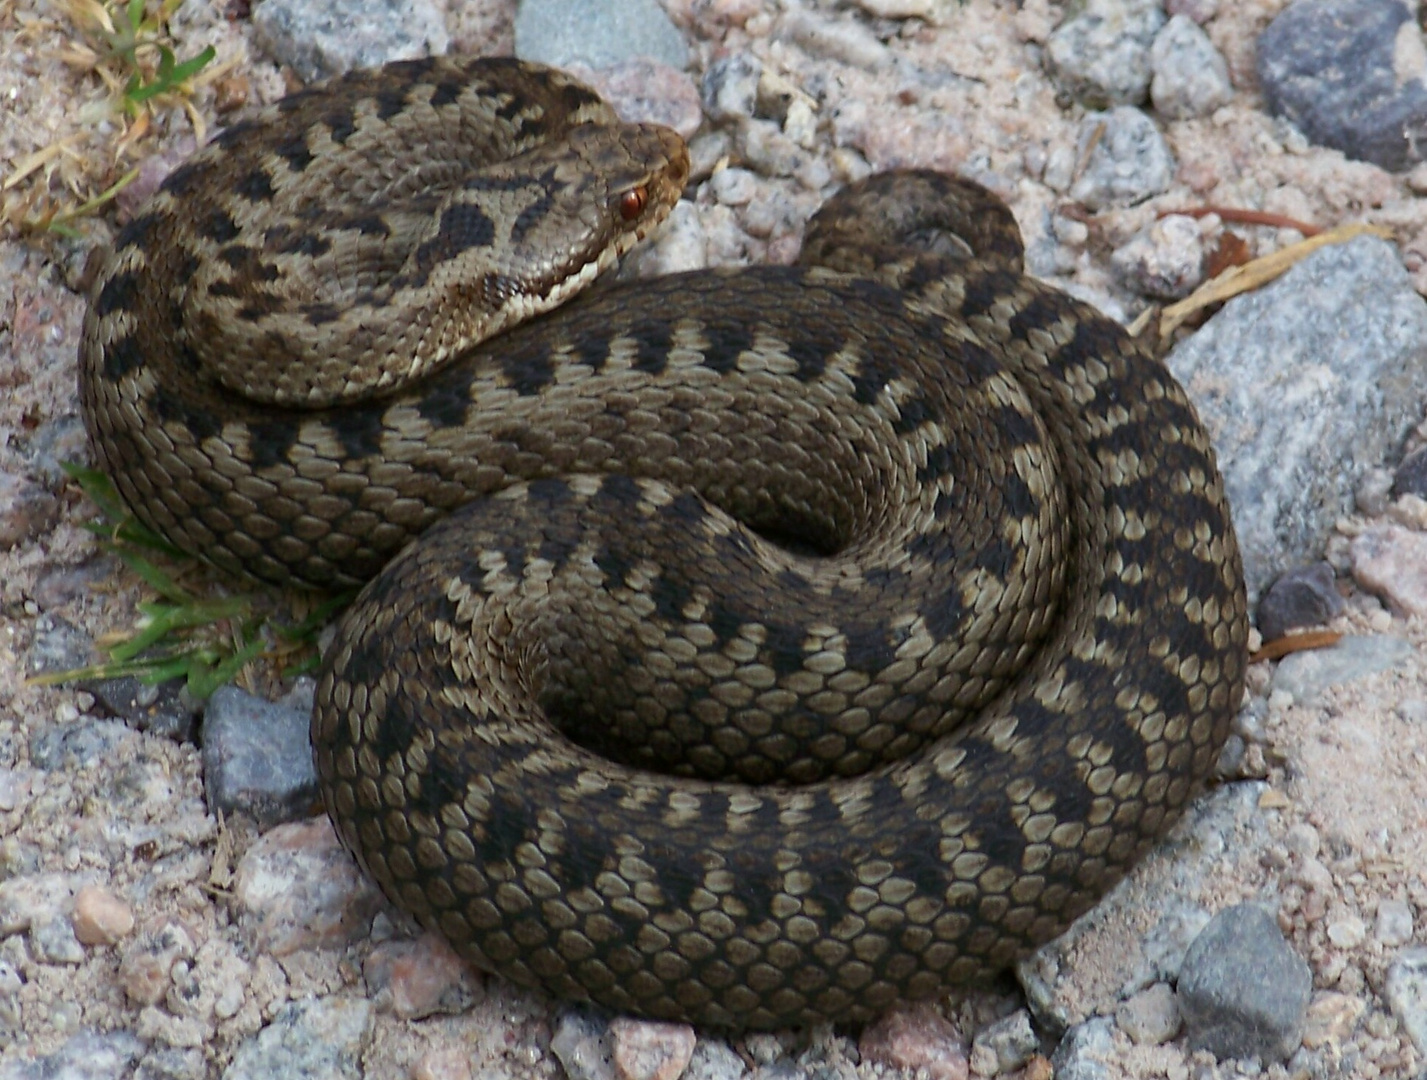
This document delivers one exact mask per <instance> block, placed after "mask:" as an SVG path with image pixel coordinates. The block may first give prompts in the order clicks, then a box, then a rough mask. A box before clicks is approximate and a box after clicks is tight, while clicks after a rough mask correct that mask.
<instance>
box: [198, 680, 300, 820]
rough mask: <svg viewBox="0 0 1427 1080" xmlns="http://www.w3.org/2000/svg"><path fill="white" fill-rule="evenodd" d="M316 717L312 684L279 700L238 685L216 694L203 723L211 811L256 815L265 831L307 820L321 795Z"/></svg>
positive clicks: (205, 774)
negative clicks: (313, 737)
mask: <svg viewBox="0 0 1427 1080" xmlns="http://www.w3.org/2000/svg"><path fill="white" fill-rule="evenodd" d="M294 698H295V699H294ZM311 715H312V688H311V684H310V682H309V683H307V684H306V686H305V687H304V688H303V689H302V690H301V691H299V692H298V693H297V694H296V695H289V697H288V698H286V699H284V700H283V701H278V702H268V701H263V700H262V699H261V698H255V697H253V696H252V695H251V694H246V693H244V692H243V691H242V690H239V689H238V688H237V687H234V686H223V687H219V688H218V689H217V690H215V691H214V693H213V696H212V697H211V698H209V700H208V710H207V713H206V714H205V716H204V719H203V783H204V789H205V791H206V793H207V796H208V808H209V809H210V810H211V811H213V812H214V813H217V812H219V811H223V812H225V813H232V812H233V811H235V810H239V811H242V812H244V813H247V814H251V815H252V816H253V818H254V819H255V820H256V821H257V822H258V824H259V826H260V827H262V828H268V827H269V826H272V825H275V824H277V823H278V822H281V821H291V820H293V819H294V818H298V817H305V816H307V815H308V814H309V813H310V812H311V809H312V806H313V805H314V803H315V802H316V801H317V797H318V795H317V770H316V768H315V767H314V765H313V763H312V751H311V749H310V748H309V743H308V724H309V721H310V718H311Z"/></svg>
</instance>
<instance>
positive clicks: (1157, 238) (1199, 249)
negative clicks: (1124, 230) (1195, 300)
mask: <svg viewBox="0 0 1427 1080" xmlns="http://www.w3.org/2000/svg"><path fill="white" fill-rule="evenodd" d="M1110 265H1111V266H1112V267H1114V269H1115V272H1116V273H1117V274H1119V275H1120V280H1121V281H1123V282H1124V283H1125V284H1126V285H1127V286H1128V287H1129V288H1131V289H1133V290H1135V292H1137V293H1139V294H1141V295H1142V296H1153V297H1156V298H1158V299H1161V300H1178V299H1180V298H1182V297H1185V296H1188V295H1189V294H1190V293H1191V292H1193V291H1194V290H1195V289H1196V288H1197V287H1198V286H1199V283H1200V282H1201V281H1203V280H1204V238H1203V234H1202V233H1200V231H1199V223H1198V222H1197V221H1195V220H1194V219H1193V218H1191V217H1186V216H1185V215H1183V214H1169V215H1167V216H1166V217H1162V218H1156V219H1155V220H1154V221H1152V222H1151V223H1150V224H1149V225H1147V226H1145V227H1144V228H1143V229H1141V230H1140V231H1139V232H1137V233H1135V235H1134V236H1132V237H1130V239H1129V240H1127V241H1126V242H1125V243H1124V244H1122V245H1121V246H1120V247H1118V248H1116V249H1115V250H1114V251H1113V252H1112V253H1111V254H1110Z"/></svg>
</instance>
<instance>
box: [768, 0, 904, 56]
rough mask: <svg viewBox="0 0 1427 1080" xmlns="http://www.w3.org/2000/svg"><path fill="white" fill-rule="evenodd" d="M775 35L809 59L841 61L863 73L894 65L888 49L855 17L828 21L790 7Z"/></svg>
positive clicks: (820, 15)
mask: <svg viewBox="0 0 1427 1080" xmlns="http://www.w3.org/2000/svg"><path fill="white" fill-rule="evenodd" d="M778 34H779V36H780V37H786V38H788V39H789V40H791V41H794V42H796V43H797V44H798V45H799V46H801V47H802V48H803V49H804V50H805V51H807V52H808V53H810V54H811V55H813V56H825V57H829V58H831V59H833V60H841V61H842V62H843V63H846V64H852V65H853V66H854V67H860V68H864V69H865V70H867V71H881V70H882V69H884V68H888V67H891V66H892V65H893V64H895V63H896V57H895V56H894V54H893V53H892V50H891V49H889V48H888V47H887V46H886V45H885V44H883V43H882V41H881V40H880V39H878V37H877V35H876V34H874V33H873V32H872V31H871V30H870V29H868V27H867V26H866V25H865V24H864V23H863V22H861V21H860V20H858V19H856V18H832V17H830V16H828V15H827V14H825V13H824V12H822V11H817V10H813V9H810V8H803V7H792V6H791V5H790V7H789V10H788V12H787V14H785V15H784V16H783V21H782V23H781V24H780V25H779V28H778Z"/></svg>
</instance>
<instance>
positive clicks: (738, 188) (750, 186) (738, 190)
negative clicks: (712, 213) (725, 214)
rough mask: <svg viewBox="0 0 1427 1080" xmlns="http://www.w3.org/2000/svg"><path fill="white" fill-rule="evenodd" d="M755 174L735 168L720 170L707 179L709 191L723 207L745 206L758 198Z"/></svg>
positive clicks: (757, 183) (757, 184)
mask: <svg viewBox="0 0 1427 1080" xmlns="http://www.w3.org/2000/svg"><path fill="white" fill-rule="evenodd" d="M759 186H760V185H759V181H758V177H757V175H756V174H754V173H751V172H749V171H748V170H747V169H740V168H738V167H737V166H729V167H728V168H727V169H720V170H719V171H718V172H716V173H714V174H713V176H711V177H709V191H710V192H711V193H712V195H713V197H714V198H715V199H717V200H718V201H719V202H721V203H723V204H724V205H725V206H746V205H748V204H749V203H751V202H752V201H753V200H754V199H755V198H757V197H758V189H759Z"/></svg>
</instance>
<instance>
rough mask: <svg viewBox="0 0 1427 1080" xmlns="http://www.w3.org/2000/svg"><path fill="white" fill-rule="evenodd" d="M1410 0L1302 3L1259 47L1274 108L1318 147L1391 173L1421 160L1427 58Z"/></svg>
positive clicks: (1426, 123) (1262, 76) (1426, 127)
mask: <svg viewBox="0 0 1427 1080" xmlns="http://www.w3.org/2000/svg"><path fill="white" fill-rule="evenodd" d="M1416 6H1417V5H1416V4H1415V3H1411V4H1409V3H1405V2H1404V0H1298V2H1297V3H1294V4H1291V5H1289V6H1288V7H1287V8H1286V9H1285V10H1284V11H1283V12H1282V13H1281V14H1280V15H1279V16H1278V18H1276V19H1274V21H1273V22H1272V23H1270V24H1269V26H1268V29H1266V30H1265V31H1264V32H1263V33H1262V34H1261V35H1259V42H1258V52H1257V57H1258V73H1259V83H1260V85H1261V86H1262V87H1263V92H1264V99H1265V101H1266V103H1267V104H1268V107H1269V109H1270V110H1271V111H1272V112H1274V113H1276V114H1279V115H1282V116H1285V117H1287V118H1288V119H1289V120H1292V121H1293V122H1294V123H1295V124H1297V125H1298V126H1299V127H1300V128H1302V129H1303V133H1304V134H1305V135H1307V136H1308V137H1309V138H1310V139H1312V140H1313V141H1314V142H1316V143H1321V144H1323V145H1324V146H1331V147H1333V148H1334V149H1337V150H1341V151H1343V153H1345V154H1347V155H1348V156H1349V157H1355V158H1359V159H1361V160H1363V161H1371V162H1373V163H1374V164H1376V165H1381V166H1382V167H1383V168H1385V169H1403V168H1407V167H1409V166H1411V165H1414V164H1416V163H1417V162H1420V161H1422V160H1423V149H1424V146H1427V143H1424V140H1423V136H1424V135H1427V85H1424V82H1423V76H1424V66H1427V54H1424V51H1423V47H1422V35H1421V33H1420V31H1419V30H1418V28H1417V26H1416V25H1415V19H1416Z"/></svg>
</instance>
